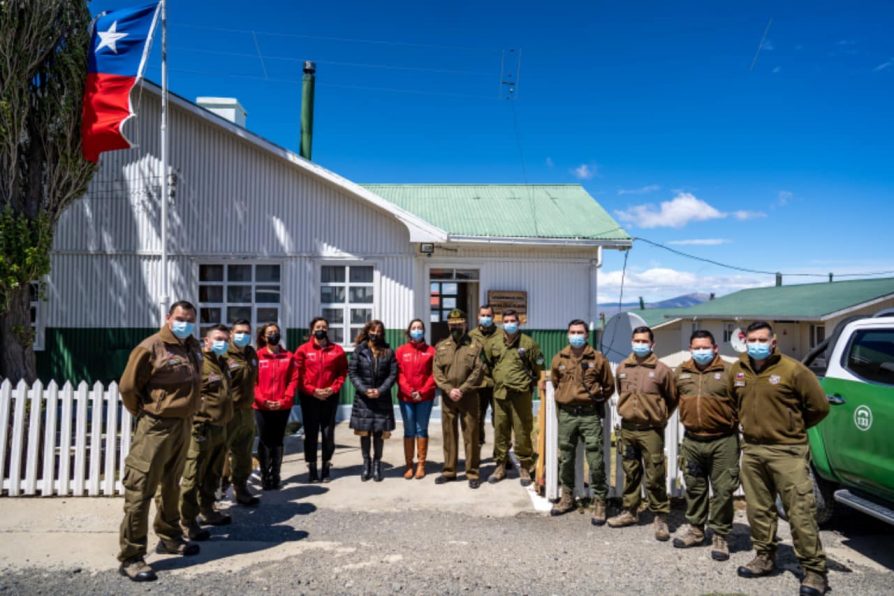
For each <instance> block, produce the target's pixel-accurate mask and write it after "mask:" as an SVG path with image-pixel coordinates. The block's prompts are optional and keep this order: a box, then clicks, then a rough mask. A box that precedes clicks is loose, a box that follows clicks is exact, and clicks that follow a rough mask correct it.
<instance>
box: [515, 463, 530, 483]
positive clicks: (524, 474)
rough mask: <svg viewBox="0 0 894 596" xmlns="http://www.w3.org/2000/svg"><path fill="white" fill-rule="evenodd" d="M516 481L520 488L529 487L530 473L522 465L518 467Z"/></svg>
mask: <svg viewBox="0 0 894 596" xmlns="http://www.w3.org/2000/svg"><path fill="white" fill-rule="evenodd" d="M518 481H519V482H520V483H521V485H522V486H531V472H530V470H528V469H527V468H526V467H524V466H522V465H519V467H518Z"/></svg>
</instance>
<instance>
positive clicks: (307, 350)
mask: <svg viewBox="0 0 894 596" xmlns="http://www.w3.org/2000/svg"><path fill="white" fill-rule="evenodd" d="M295 363H296V367H297V369H298V375H299V378H300V381H299V384H298V386H299V388H300V390H301V393H303V394H305V395H313V393H314V389H326V388H327V387H331V388H332V395H338V392H339V391H340V390H341V386H342V385H344V384H345V375H346V374H348V357H347V356H345V351H344V350H343V349H342V347H341V346H340V345H338V344H334V343H332V342H329V343H328V344H327V345H326V347H325V348H321V347H320V346H319V345H317V343H316V342H315V341H314V340H313V339H312V338H311V339H310V341H308V342H307V343H305V344H301V345H300V346H298V349H297V350H295Z"/></svg>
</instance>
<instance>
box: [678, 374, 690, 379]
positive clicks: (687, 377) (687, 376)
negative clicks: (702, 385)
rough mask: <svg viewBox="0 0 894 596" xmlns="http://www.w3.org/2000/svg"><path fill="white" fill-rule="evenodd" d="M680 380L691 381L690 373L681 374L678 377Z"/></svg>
mask: <svg viewBox="0 0 894 596" xmlns="http://www.w3.org/2000/svg"><path fill="white" fill-rule="evenodd" d="M680 378H681V379H691V378H692V375H691V374H690V373H683V374H682V375H680Z"/></svg>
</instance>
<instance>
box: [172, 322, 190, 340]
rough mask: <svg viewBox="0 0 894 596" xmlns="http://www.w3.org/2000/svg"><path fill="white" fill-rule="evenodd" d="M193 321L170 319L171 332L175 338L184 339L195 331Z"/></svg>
mask: <svg viewBox="0 0 894 596" xmlns="http://www.w3.org/2000/svg"><path fill="white" fill-rule="evenodd" d="M195 328H196V325H195V323H190V322H189V321H171V332H172V333H173V334H174V335H175V336H176V337H177V339H186V338H187V337H189V336H190V335H192V332H193V331H195Z"/></svg>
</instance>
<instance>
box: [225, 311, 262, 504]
mask: <svg viewBox="0 0 894 596" xmlns="http://www.w3.org/2000/svg"><path fill="white" fill-rule="evenodd" d="M231 331H232V334H231V336H230V345H229V348H228V350H227V367H228V368H229V371H230V378H231V379H232V382H233V385H232V387H231V388H230V389H231V391H230V393H231V394H232V396H233V419H232V420H230V423H229V424H228V425H227V455H228V456H229V464H230V465H229V481H230V483H232V485H233V494H234V496H235V497H236V502H237V503H239V504H240V505H245V506H248V507H253V506H255V505H257V504H258V502H259V500H258V498H257V497H256V496H254V495H252V494H251V493H250V492H249V490H248V477H249V476H251V468H252V460H251V449H252V445H253V444H254V441H255V418H254V412H253V410H252V408H251V406H252V404H253V403H254V401H255V383H256V382H257V380H258V354H257V352H255V349H254V348H253V347H251V346H250V345H249V342H251V323H249V322H248V321H246V320H244V319H243V320H240V321H236V322H235V323H233V328H232V330H231Z"/></svg>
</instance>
